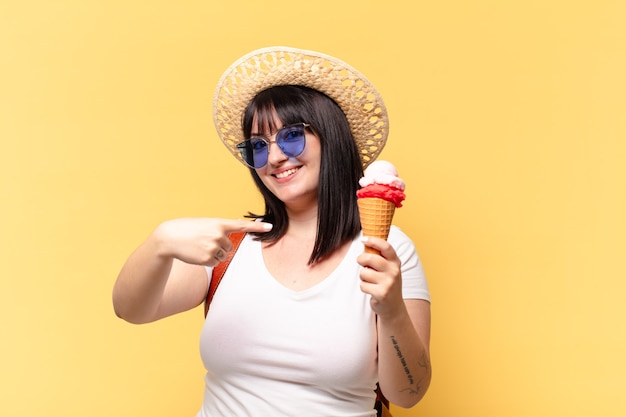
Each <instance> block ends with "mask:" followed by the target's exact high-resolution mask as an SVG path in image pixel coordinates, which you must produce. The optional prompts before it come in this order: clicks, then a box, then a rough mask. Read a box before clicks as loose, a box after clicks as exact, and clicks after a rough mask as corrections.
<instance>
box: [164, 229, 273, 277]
mask: <svg viewBox="0 0 626 417" xmlns="http://www.w3.org/2000/svg"><path fill="white" fill-rule="evenodd" d="M271 229H272V225H271V224H270V223H263V222H252V221H248V220H231V219H217V218H181V219H174V220H169V221H166V222H164V223H162V224H160V225H159V226H158V227H157V229H156V230H155V231H154V236H153V237H154V238H155V240H156V242H157V252H158V255H159V256H162V257H167V258H175V259H179V260H181V261H183V262H186V263H188V264H194V265H205V266H215V265H216V264H218V263H219V262H221V261H223V260H224V259H225V258H226V255H227V254H228V252H230V251H231V250H232V249H233V245H232V243H231V241H230V239H228V235H229V234H230V233H232V232H267V231H269V230H271Z"/></svg>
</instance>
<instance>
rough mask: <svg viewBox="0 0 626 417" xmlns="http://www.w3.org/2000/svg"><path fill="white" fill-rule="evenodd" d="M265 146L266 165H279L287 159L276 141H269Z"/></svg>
mask: <svg viewBox="0 0 626 417" xmlns="http://www.w3.org/2000/svg"><path fill="white" fill-rule="evenodd" d="M268 143H269V144H268V145H267V163H268V164H270V165H274V166H275V165H279V164H280V163H281V162H283V161H285V160H287V159H289V158H288V157H287V155H285V154H284V153H283V151H282V150H281V149H280V146H278V143H276V140H271V141H269V142H268Z"/></svg>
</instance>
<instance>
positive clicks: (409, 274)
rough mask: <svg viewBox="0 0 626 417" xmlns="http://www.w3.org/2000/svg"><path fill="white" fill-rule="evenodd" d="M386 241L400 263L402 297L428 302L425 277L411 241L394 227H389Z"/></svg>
mask: <svg viewBox="0 0 626 417" xmlns="http://www.w3.org/2000/svg"><path fill="white" fill-rule="evenodd" d="M387 240H388V241H389V243H390V244H391V246H393V248H394V249H395V250H396V253H397V254H398V257H399V258H400V261H401V265H402V266H401V267H402V297H403V298H404V299H419V300H427V301H430V292H429V291H428V283H427V281H426V275H425V274H424V268H423V267H422V262H421V260H420V258H419V255H418V254H417V250H416V249H415V245H414V244H413V241H412V240H411V239H410V238H409V237H408V236H407V235H406V234H405V233H404V232H402V230H400V229H399V228H398V227H396V226H391V230H390V231H389V237H388V238H387Z"/></svg>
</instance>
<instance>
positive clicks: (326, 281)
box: [250, 236, 359, 299]
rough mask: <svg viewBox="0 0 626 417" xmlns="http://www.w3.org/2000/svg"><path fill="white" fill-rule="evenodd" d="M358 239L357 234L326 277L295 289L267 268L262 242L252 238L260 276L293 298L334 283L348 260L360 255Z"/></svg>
mask: <svg viewBox="0 0 626 417" xmlns="http://www.w3.org/2000/svg"><path fill="white" fill-rule="evenodd" d="M358 240H359V237H358V236H357V237H355V238H354V239H353V240H352V242H350V246H349V248H348V250H347V251H346V253H345V255H344V256H343V258H342V259H341V261H339V263H338V264H337V265H336V266H335V268H334V269H332V270H331V271H330V272H329V273H328V275H326V277H324V278H323V279H322V280H321V281H319V282H317V283H315V284H313V285H312V286H310V287H308V288H305V289H303V290H293V289H291V288H289V287H287V286H285V285H283V284H282V283H281V282H280V281H278V279H276V278H275V277H274V276H273V275H272V273H271V272H270V271H269V270H268V269H267V265H266V264H265V259H264V257H263V251H262V248H261V242H259V241H255V240H253V239H250V242H251V243H253V244H254V245H256V248H255V250H254V253H255V255H254V256H255V258H256V263H257V264H258V265H259V269H260V271H261V274H260V275H261V277H260V278H261V279H265V280H268V281H270V283H271V284H272V286H273V287H275V288H277V289H278V290H279V291H281V292H283V293H285V294H288V295H290V296H291V297H293V298H297V299H301V298H305V297H307V296H311V295H313V294H317V293H319V292H321V291H323V290H324V289H325V288H326V287H328V286H330V285H332V283H333V282H335V281H336V280H337V279H338V277H339V276H340V275H341V274H340V273H339V271H340V270H342V269H344V267H345V265H346V264H347V262H349V259H356V256H357V255H358V253H357V251H358V250H359V245H357V244H356V243H358ZM355 263H356V261H355Z"/></svg>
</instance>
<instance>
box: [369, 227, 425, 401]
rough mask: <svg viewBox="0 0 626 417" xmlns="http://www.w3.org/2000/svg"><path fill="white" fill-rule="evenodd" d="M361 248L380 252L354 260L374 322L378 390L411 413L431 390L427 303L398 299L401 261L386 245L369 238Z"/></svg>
mask: <svg viewBox="0 0 626 417" xmlns="http://www.w3.org/2000/svg"><path fill="white" fill-rule="evenodd" d="M364 244H365V245H366V246H370V247H372V248H374V249H377V250H378V251H380V255H376V254H362V255H360V256H359V258H358V262H359V264H361V265H362V266H363V267H364V268H363V269H362V271H361V281H362V282H361V289H362V290H363V291H364V292H365V293H368V294H370V295H371V297H372V298H371V306H372V310H373V311H374V312H375V313H376V314H377V317H378V319H377V325H378V378H379V384H380V387H381V390H382V391H383V393H384V394H385V396H386V397H387V398H388V399H389V401H391V402H392V403H394V404H396V405H399V406H401V407H406V408H408V407H412V406H413V405H415V404H416V403H417V402H418V401H419V400H421V399H422V397H423V396H424V394H425V393H426V391H427V390H428V386H429V384H430V378H431V365H430V354H429V344H430V303H429V302H428V301H426V300H403V299H402V273H401V267H400V260H399V259H398V257H397V255H396V252H395V250H394V249H393V248H392V247H391V245H390V244H389V243H388V242H386V241H384V240H382V239H376V238H368V239H367V241H366V242H364Z"/></svg>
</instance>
